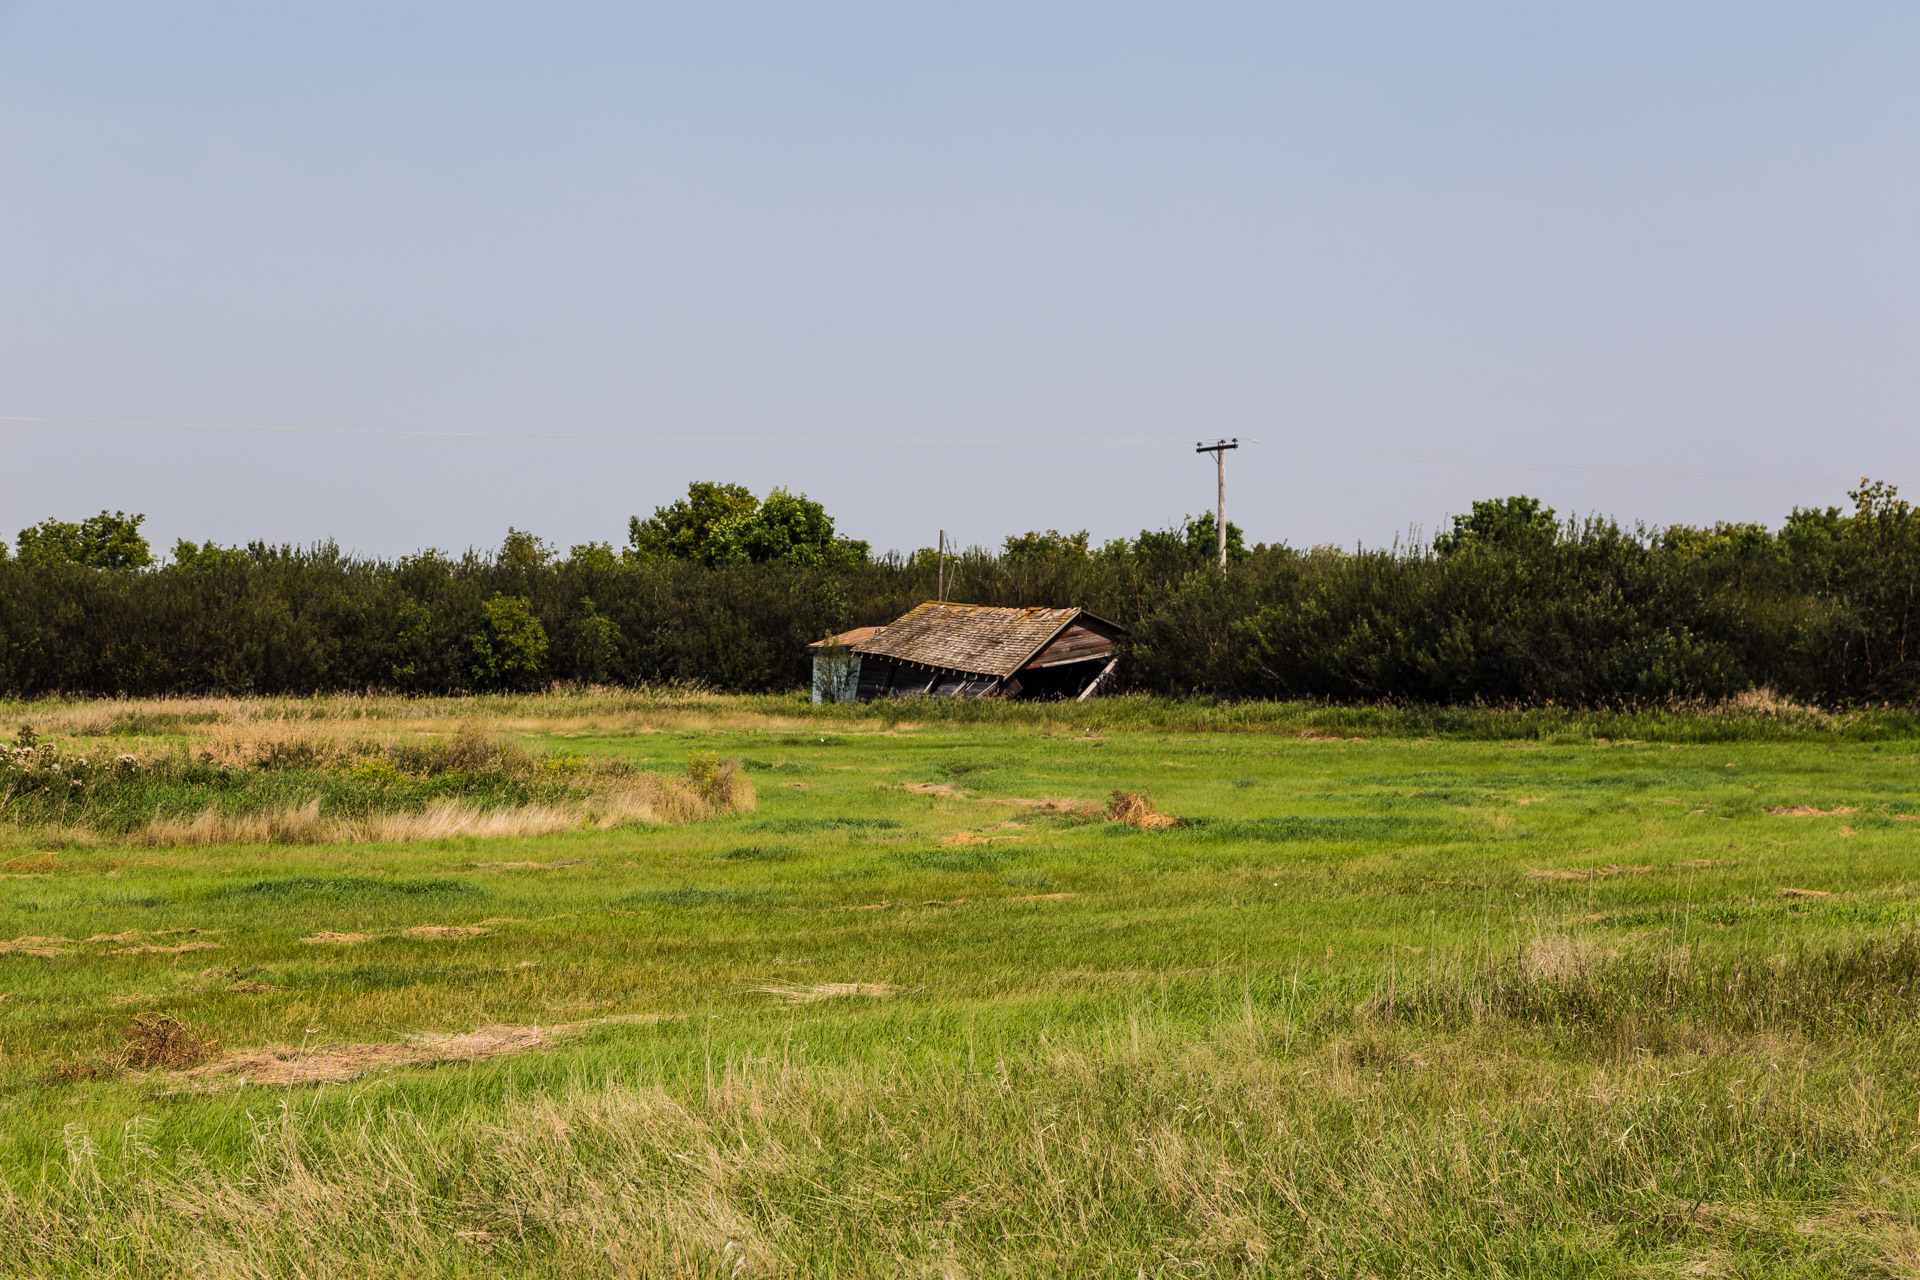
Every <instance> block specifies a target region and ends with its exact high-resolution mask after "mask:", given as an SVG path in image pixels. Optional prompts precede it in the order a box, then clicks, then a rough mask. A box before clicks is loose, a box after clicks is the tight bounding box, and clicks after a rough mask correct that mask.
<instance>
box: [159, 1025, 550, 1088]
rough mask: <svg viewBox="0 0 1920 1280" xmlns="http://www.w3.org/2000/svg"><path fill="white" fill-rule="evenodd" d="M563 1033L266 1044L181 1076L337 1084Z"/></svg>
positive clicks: (524, 1046)
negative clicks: (385, 1070)
mask: <svg viewBox="0 0 1920 1280" xmlns="http://www.w3.org/2000/svg"><path fill="white" fill-rule="evenodd" d="M561 1030H562V1029H561V1028H547V1029H542V1028H540V1027H501V1026H496V1027H482V1028H480V1029H479V1030H478V1031H471V1032H468V1033H467V1034H465V1035H448V1036H422V1037H419V1038H418V1039H415V1040H411V1041H390V1042H385V1043H377V1044H326V1045H315V1046H312V1047H309V1048H296V1047H293V1046H291V1045H270V1046H268V1047H266V1048H263V1049H254V1050H249V1051H248V1052H245V1053H234V1054H229V1055H227V1056H226V1057H224V1058H221V1059H220V1060H219V1061H217V1062H210V1063H207V1065H205V1066H202V1067H197V1068H195V1069H194V1070H191V1071H188V1072H185V1073H184V1074H185V1075H186V1077H187V1078H188V1079H191V1080H202V1081H213V1080H235V1081H237V1082H239V1083H245V1084H262V1085H290V1084H337V1083H340V1082H342V1081H346V1080H351V1079H353V1078H354V1077H355V1076H359V1075H364V1074H365V1073H366V1072H368V1071H372V1070H375V1069H376V1068H379V1067H397V1066H429V1065H432V1064H435V1063H441V1062H471V1061H474V1060H476V1059H479V1058H492V1057H497V1056H499V1055H500V1054H504V1053H523V1052H525V1051H526V1050H529V1049H540V1048H545V1047H546V1046H547V1045H549V1044H551V1043H552V1042H553V1037H554V1036H555V1035H556V1034H558V1033H559V1032H560V1031H561Z"/></svg>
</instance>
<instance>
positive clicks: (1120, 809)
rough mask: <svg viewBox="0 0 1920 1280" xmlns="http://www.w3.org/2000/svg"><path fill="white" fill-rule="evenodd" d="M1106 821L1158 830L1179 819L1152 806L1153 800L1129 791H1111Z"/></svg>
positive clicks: (1144, 829)
mask: <svg viewBox="0 0 1920 1280" xmlns="http://www.w3.org/2000/svg"><path fill="white" fill-rule="evenodd" d="M1107 821H1108V822H1124V823H1126V824H1127V825H1128V826H1130V827H1137V828H1139V829H1140V830H1142V831H1159V830H1161V829H1163V828H1166V827H1177V826H1179V825H1180V819H1178V818H1176V817H1174V816H1173V815H1172V814H1170V813H1162V812H1160V811H1159V810H1158V809H1156V808H1154V807H1153V801H1151V800H1149V799H1148V798H1147V797H1145V796H1143V795H1137V794H1135V793H1134V792H1131V791H1116V792H1114V793H1113V799H1112V800H1111V801H1109V802H1108V804H1107Z"/></svg>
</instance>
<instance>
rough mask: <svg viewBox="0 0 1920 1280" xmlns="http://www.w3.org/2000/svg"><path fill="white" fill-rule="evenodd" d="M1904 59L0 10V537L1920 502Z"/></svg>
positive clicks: (873, 27)
mask: <svg viewBox="0 0 1920 1280" xmlns="http://www.w3.org/2000/svg"><path fill="white" fill-rule="evenodd" d="M1916 66H1920V6H1915V5H1912V4H1910V3H1909V4H1893V3H1885V4H1862V3H1846V2H1844V0H1841V2H1839V3H1834V4H1829V5H1818V6H1816V5H1807V4H1804V3H1795V4H1787V3H1774V2H1772V0H1742V2H1741V3H1737V4H1736V3H1722V2H1719V0H1700V2H1698V3H1686V4H1674V3H1672V2H1671V0H1663V2H1661V3H1642V2H1640V0H1619V2H1617V3H1609V4H1605V5H1543V4H1539V3H1537V0H1534V2H1529V3H1520V2H1513V3H1487V2H1482V0H1456V2H1455V3H1450V4H1446V5H1437V4H1433V3H1430V2H1420V3H1416V2H1413V0H1403V2H1389V0H1352V2H1351V3H1343V4H1325V3H1317V4H1290V3H1282V2H1278V0H1269V2H1268V3H1260V4H1225V3H1209V2H1207V0H1196V2H1193V3H1183V4H1178V5H1175V4H1166V3H1163V4H1157V5H1149V4H1136V3H1130V2H1128V0H1103V2H1102V3H1098V4H1095V3H1056V2H1055V0H1021V2H1020V3H1017V4H1015V3H997V2H995V0H982V2H979V3H973V4H968V5H932V4H902V3H899V2H898V0H893V2H892V3H878V2H875V3H839V2H836V0H816V2H815V3H810V4H807V5H793V4H771V3H765V4H752V3H735V2H733V0H703V2H702V3H699V4H674V5H665V4H647V3H631V2H627V3H605V4H600V3H583V2H571V0H554V2H552V3H547V4H541V5H527V4H517V5H503V4H494V3H486V2H485V0H463V2H462V3H458V4H454V3H441V2H440V0H411V2H406V0H403V2H400V3H395V0H384V2H383V3H378V4H375V3H365V2H362V0H329V2H328V3H326V4H318V3H306V4H293V3H286V4H272V5H265V4H259V3H257V2H250V3H204V2H201V0H171V2H170V3H168V4H165V5H156V4H151V3H131V2H118V3H116V2H111V0H59V2H58V3H54V2H52V0H33V2H20V0H0V537H5V538H8V539H11V536H12V532H13V530H15V529H18V528H20V527H22V526H24V525H28V524H31V523H34V522H36V521H38V520H40V519H42V518H45V517H48V516H57V517H60V518H63V519H79V518H81V517H83V516H85V515H87V514H90V513H92V512H94V511H98V510H101V509H103V508H111V509H121V510H126V511H128V512H142V513H145V515H146V516H147V524H146V530H147V532H148V533H149V535H150V536H151V537H152V539H153V541H154V542H155V544H156V546H162V547H164V546H170V545H171V543H172V541H173V540H174V539H175V538H177V537H189V538H193V539H195V540H205V539H212V540H215V541H218V542H221V543H244V542H248V541H251V540H255V539H261V540H265V541H268V542H273V543H284V542H291V543H297V544H304V543H310V542H313V541H316V540H320V539H326V538H332V539H336V540H337V541H338V542H339V544H340V545H341V546H343V547H345V548H347V549H349V550H352V551H356V552H359V553H363V554H368V555H379V556H394V555H400V554H405V553H409V552H412V551H416V550H418V549H421V548H424V547H428V546H437V547H441V548H446V549H450V550H460V549H464V548H466V547H469V546H477V547H491V546H495V545H497V544H498V543H499V541H500V539H501V538H502V536H503V535H504V534H505V532H506V530H507V528H508V527H509V526H513V527H517V528H521V529H526V530H531V531H533V532H535V533H537V534H539V535H541V536H543V537H545V538H548V539H549V540H551V541H552V542H554V543H556V544H558V545H560V546H563V547H564V546H569V545H572V544H574V543H579V542H584V541H588V540H606V541H611V542H613V543H615V544H619V543H620V542H622V541H623V540H624V538H625V532H626V523H627V518H628V517H629V516H630V515H633V514H636V513H638V514H641V515H645V514H647V513H648V512H650V511H651V510H652V509H653V508H654V507H656V506H658V505H660V504H662V503H665V502H669V501H671V500H672V499H673V498H675V497H676V496H678V495H680V494H682V493H684V491H685V489H686V486H687V484H688V482H689V481H693V480H724V481H733V482H737V483H741V484H745V485H748V486H750V487H751V488H753V489H754V490H755V491H756V492H759V493H764V492H766V491H767V490H768V489H769V488H771V487H772V486H775V485H784V486H786V487H788V488H790V489H793V490H796V491H802V492H805V493H807V494H809V495H811V496H812V497H814V498H816V499H818V500H820V501H821V502H823V503H825V504H826V506H827V509H828V510H829V511H830V512H831V513H832V514H833V515H834V516H835V517H836V518H837V520H838V522H839V527H840V531H841V532H842V533H843V534H847V535H850V536H853V537H859V538H865V539H868V540H869V541H871V542H872V543H873V544H874V545H875V547H876V548H877V549H888V548H898V549H901V550H910V549H912V548H914V547H920V546H929V545H932V543H933V542H934V540H935V538H936V536H937V534H938V532H939V531H940V530H941V529H945V530H946V531H947V533H948V536H949V537H950V538H951V539H953V540H955V541H957V542H959V543H961V544H983V545H997V544H998V543H999V541H1000V540H1001V539H1002V538H1003V537H1005V536H1006V535H1007V534H1010V533H1016V532H1020V531H1023V530H1027V529H1034V528H1042V529H1044V528H1049V527H1052V528H1059V529H1063V530H1073V529H1079V528H1086V529H1089V530H1090V531H1091V532H1092V534H1093V536H1094V538H1095V540H1096V541H1098V540H1103V539H1106V538H1109V537H1115V536H1123V535H1129V534H1133V533H1136V532H1137V531H1139V530H1140V529H1143V528H1164V527H1168V526H1170V525H1175V524H1177V523H1178V522H1179V521H1180V520H1181V519H1182V518H1183V517H1184V516H1185V515H1187V514H1189V513H1198V512H1200V511H1203V510H1206V509H1208V508H1209V507H1210V506H1211V505H1212V503H1213V501H1214V496H1215V494H1214V481H1215V475H1214V466H1213V462H1212V460H1211V458H1210V457H1204V456H1199V455H1196V454H1195V452H1194V443H1195V441H1197V440H1199V439H1202V438H1204V439H1208V440H1211V439H1215V438H1219V437H1237V438H1238V439H1239V440H1240V441H1241V447H1240V448H1239V449H1238V450H1237V451H1235V452H1234V453H1232V454H1230V455H1229V461H1228V477H1227V479H1228V492H1227V501H1228V515H1229V518H1230V519H1231V520H1233V521H1234V522H1235V523H1236V524H1239V525H1241V526H1242V527H1243V528H1244V529H1245V530H1246V532H1247V536H1248V538H1249V540H1253V541H1267V542H1274V541H1283V542H1286V543H1289V544H1291V545H1294V546H1299V547H1306V546H1312V545H1316V544H1324V543H1332V544H1336V545H1343V546H1352V545H1356V544H1365V545H1369V546H1377V545H1383V544H1387V543H1390V542H1391V541H1393V540H1394V539H1395V538H1400V539H1402V540H1404V539H1406V538H1408V537H1430V536H1431V535H1432V532H1433V531H1434V530H1435V528H1436V527H1438V526H1441V525H1443V524H1444V522H1445V521H1446V519H1447V517H1448V516H1449V515H1450V514H1452V513H1457V512H1461V511H1464V510H1466V509H1468V507H1469V506H1470V504H1471V503H1472V501H1473V500H1474V499H1476V498H1485V497H1491V496H1499V495H1505V494H1513V493H1527V494H1531V495H1534V496H1537V497H1539V498H1541V499H1543V500H1545V501H1546V502H1547V503H1549V504H1550V505H1551V506H1553V507H1555V508H1556V509H1557V510H1559V511H1560V512H1561V513H1562V514H1563V515H1567V514H1588V513H1594V514H1604V515H1610V516H1613V517H1615V518H1617V519H1620V520H1621V521H1623V522H1627V523H1632V522H1635V521H1642V522H1646V523H1649V524H1655V525H1662V524H1668V523H1674V522H1685V523H1706V522H1711V521H1713V520H1719V519H1726V520H1758V521H1764V522H1768V523H1772V524H1778V522H1779V521H1780V519H1781V518H1782V517H1783V516H1784V515H1785V514H1786V513H1787V512H1788V511H1789V510H1791V509H1792V508H1793V507H1795V506H1827V505H1836V504H1837V505H1845V504H1846V502H1847V499H1846V491H1847V489H1848V488H1849V487H1850V485H1851V483H1852V482H1853V481H1854V480H1856V479H1857V478H1858V477H1860V476H1862V475H1871V476H1873V477H1876V478H1883V479H1887V480H1891V481H1893V482H1895V483H1902V482H1907V483H1910V484H1911V485H1913V486H1915V487H1916V490H1917V491H1920V467H1917V466H1916V464H1920V433H1916V431H1915V430H1914V428H1915V425H1916V424H1915V416H1916V406H1920V360H1917V359H1916V358H1915V357H1916V340H1920V236H1916V235H1915V234H1914V229H1915V228H1916V227H1920V164H1916V159H1920V77H1916V76H1915V75H1914V71H1913V69H1914V68H1915V67H1916ZM6 419H62V420H64V421H54V422H49V421H17V420H15V421H8V420H6ZM102 422H121V423H125V422H143V423H197V424H223V425H238V426H248V427H264V428H301V429H303V430H293V431H289V430H247V431H240V430H208V429H202V428H193V427H172V426H125V425H122V426H110V425H101V424H102ZM314 429H318V430H314ZM406 433H413V434H406ZM562 437H574V438H562ZM590 437H598V438H590ZM1916 496H1920V492H1917V494H1916Z"/></svg>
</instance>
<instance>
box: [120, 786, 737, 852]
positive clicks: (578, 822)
mask: <svg viewBox="0 0 1920 1280" xmlns="http://www.w3.org/2000/svg"><path fill="white" fill-rule="evenodd" d="M757 803H758V800H757V797H756V796H755V795H754V791H753V784H752V782H751V781H749V780H748V779H747V778H746V776H745V775H744V774H740V773H737V772H731V771H728V772H725V773H723V774H722V775H721V776H720V777H719V778H718V780H717V781H715V782H711V783H710V784H709V791H708V794H702V793H701V792H700V791H699V790H696V789H695V787H694V784H693V783H691V782H689V781H687V780H685V779H680V778H652V777H641V778H637V779H634V780H632V781H631V783H630V784H629V785H627V786H625V787H622V788H621V789H620V790H618V791H612V792H608V793H606V794H603V795H594V796H587V797H583V798H581V799H579V800H575V801H571V802H568V803H565V804H559V805H525V806H522V807H520V808H517V809H482V808H478V807H476V806H474V805H471V804H467V803H465V802H464V801H460V800H436V801H434V802H433V803H431V804H429V805H428V806H427V807H426V808H425V809H423V810H421V811H420V812H418V813H377V814H371V815H368V816H366V817H359V818H323V817H321V815H320V802H319V801H318V800H312V801H309V802H308V803H307V804H305V805H302V806H300V807H299V808H287V809H282V810H279V811H278V812H273V813H249V814H229V813H221V812H219V811H218V810H215V809H207V810H205V811H203V812H201V813H200V814H198V815H196V816H195V817H193V818H191V819H181V818H161V817H156V818H153V819H151V820H150V821H149V822H148V823H147V825H146V827H145V829H144V830H142V831H140V832H138V833H136V834H135V835H134V837H133V841H134V843H137V844H141V845H145V846H147V847H148V848H176V847H181V846H190V847H195V848H204V847H208V846H212V845H226V844H371V843H406V842H412V841H421V840H447V839H452V838H454V837H457V836H478V837H483V838H509V839H522V838H525V837H528V836H546V835H559V834H562V833H565V832H568V831H584V830H596V831H609V830H613V829H614V828H617V827H623V826H627V825H629V824H634V823H654V822H664V823H673V824H685V823H690V822H698V821H701V820H702V819H705V818H711V817H714V816H716V815H718V814H724V813H735V812H742V811H746V810H751V809H753V808H755V807H756V805H757Z"/></svg>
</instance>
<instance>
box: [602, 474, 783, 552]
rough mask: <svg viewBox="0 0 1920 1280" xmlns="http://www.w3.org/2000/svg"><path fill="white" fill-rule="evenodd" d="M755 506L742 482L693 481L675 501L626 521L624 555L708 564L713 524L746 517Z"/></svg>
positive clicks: (755, 502) (754, 500) (712, 540)
mask: <svg viewBox="0 0 1920 1280" xmlns="http://www.w3.org/2000/svg"><path fill="white" fill-rule="evenodd" d="M759 505H760V500H759V499H758V498H756V497H754V496H753V493H752V492H751V491H750V490H748V489H747V487H746V486H745V485H738V484H715V483H712V482H711V481H706V480H696V481H694V482H693V483H692V484H690V485H688V486H687V496H686V497H684V498H682V499H680V500H679V501H678V502H675V503H674V504H673V505H671V506H666V507H655V508H654V511H653V515H652V516H651V517H649V518H648V519H646V520H642V519H641V518H640V517H639V516H634V517H633V518H632V519H630V520H629V521H628V522H627V556H628V558H629V559H635V560H698V561H700V562H701V563H702V564H712V563H714V558H715V557H714V554H713V553H714V539H713V533H714V529H715V528H716V526H719V525H721V524H724V523H726V522H728V521H730V520H735V519H737V518H739V517H743V516H750V515H752V514H753V512H754V511H755V509H756V508H758V507H759Z"/></svg>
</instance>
